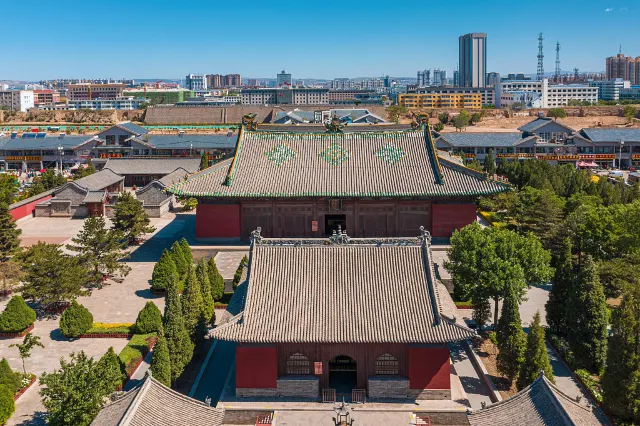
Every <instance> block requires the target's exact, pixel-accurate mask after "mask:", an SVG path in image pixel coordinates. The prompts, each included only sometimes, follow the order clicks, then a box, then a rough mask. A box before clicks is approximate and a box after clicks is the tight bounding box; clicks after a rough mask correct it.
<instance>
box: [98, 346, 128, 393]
mask: <svg viewBox="0 0 640 426" xmlns="http://www.w3.org/2000/svg"><path fill="white" fill-rule="evenodd" d="M123 367H124V366H123V365H122V363H121V361H120V359H119V358H118V355H116V353H115V351H114V350H113V346H111V347H110V348H109V349H108V350H107V352H106V353H105V354H104V355H102V358H100V360H98V362H97V363H96V366H95V374H96V376H97V378H98V380H99V382H100V384H101V385H102V386H103V393H104V394H105V395H108V394H110V393H111V392H115V391H116V390H117V389H118V388H119V387H120V386H121V385H122V381H123V379H124V376H125V375H124V371H123V370H124V368H123Z"/></svg>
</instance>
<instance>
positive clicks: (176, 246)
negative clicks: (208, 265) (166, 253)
mask: <svg viewBox="0 0 640 426" xmlns="http://www.w3.org/2000/svg"><path fill="white" fill-rule="evenodd" d="M171 258H172V259H173V263H175V265H176V270H177V272H178V278H179V279H181V280H182V279H184V276H185V275H186V274H187V271H188V269H189V263H188V262H187V260H186V258H185V255H184V253H183V250H182V246H181V245H180V242H179V241H175V242H174V243H173V245H172V246H171Z"/></svg>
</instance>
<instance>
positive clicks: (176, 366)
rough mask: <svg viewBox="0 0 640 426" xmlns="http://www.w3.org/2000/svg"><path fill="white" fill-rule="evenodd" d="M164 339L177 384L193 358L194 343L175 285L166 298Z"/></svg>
mask: <svg viewBox="0 0 640 426" xmlns="http://www.w3.org/2000/svg"><path fill="white" fill-rule="evenodd" d="M164 337H165V338H166V339H167V347H168V348H169V359H170V360H171V381H172V382H175V381H176V379H177V378H178V377H179V376H180V374H182V372H183V371H184V369H185V367H186V366H187V364H189V361H191V357H192V356H193V343H192V342H191V338H190V337H189V332H188V331H187V328H186V327H185V325H184V318H183V317H182V304H181V303H180V296H179V295H178V289H177V285H176V284H175V283H173V284H172V285H170V286H169V291H168V292H167V297H166V298H165V305H164Z"/></svg>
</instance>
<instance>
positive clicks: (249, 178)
mask: <svg viewBox="0 0 640 426" xmlns="http://www.w3.org/2000/svg"><path fill="white" fill-rule="evenodd" d="M509 189H510V187H509V185H507V184H504V183H502V182H498V181H494V180H491V179H490V178H488V177H486V176H485V175H484V174H483V173H479V172H476V171H473V170H470V169H468V168H466V167H464V166H462V165H460V164H457V163H455V162H453V161H450V160H447V159H445V158H440V157H439V156H438V154H437V151H436V148H435V145H434V142H433V139H432V137H431V131H430V130H429V129H428V128H425V129H413V130H405V131H360V132H356V131H345V132H344V133H343V132H342V131H340V130H338V131H335V130H334V131H330V132H326V133H321V132H283V131H259V130H248V129H247V128H245V127H243V128H242V129H241V130H240V132H239V135H238V141H237V145H236V150H235V155H234V157H233V158H232V159H228V160H225V161H222V162H220V163H217V164H215V165H214V166H212V167H210V168H208V169H205V170H203V171H201V172H199V173H196V174H194V175H192V176H191V177H189V179H187V180H186V181H184V182H180V183H177V184H175V185H173V186H171V187H169V188H168V191H169V192H172V193H174V194H176V195H181V196H189V197H195V198H197V199H198V208H197V211H196V237H198V238H205V239H207V238H223V239H245V240H246V239H248V238H249V235H250V233H251V231H252V230H254V229H256V228H257V227H258V226H259V227H261V228H262V232H263V234H264V235H266V236H269V237H322V236H328V235H331V233H332V232H333V231H335V230H337V229H338V226H339V227H340V228H341V229H343V230H347V232H348V233H349V234H350V235H352V236H355V237H396V236H411V235H413V234H414V233H415V230H416V229H418V227H419V226H425V228H426V229H427V230H428V231H429V232H431V235H433V236H434V237H449V236H450V235H451V233H452V232H453V231H454V230H456V229H459V228H462V227H464V226H465V225H468V224H469V223H471V222H473V221H475V220H476V206H475V204H474V202H475V200H476V198H477V197H478V196H481V195H488V194H495V193H499V192H503V191H507V190H509Z"/></svg>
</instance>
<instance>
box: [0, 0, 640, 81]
mask: <svg viewBox="0 0 640 426" xmlns="http://www.w3.org/2000/svg"><path fill="white" fill-rule="evenodd" d="M70 3H72V4H75V2H70ZM333 3H334V2H332V1H330V2H329V3H328V4H327V5H326V9H327V10H328V11H324V10H320V11H319V10H317V9H310V8H307V7H299V8H296V9H295V10H287V11H286V12H283V11H282V10H281V9H279V8H274V7H271V6H264V4H262V3H261V4H258V3H252V4H247V5H245V9H244V10H243V11H242V13H238V10H237V8H234V7H232V6H230V5H229V6H228V5H224V4H221V5H212V4H205V5H202V9H203V10H202V11H201V13H199V16H203V17H205V18H206V17H210V18H209V20H200V21H194V17H193V16H192V13H191V11H190V10H182V9H175V7H174V6H173V4H172V3H169V2H164V1H160V2H155V3H154V4H153V7H151V4H150V3H149V4H148V6H149V7H148V8H141V9H139V10H136V11H131V10H128V9H127V7H128V6H129V3H125V2H123V1H121V0H116V1H114V2H112V3H111V4H112V5H113V7H112V8H111V9H110V11H109V13H112V14H113V15H114V19H113V20H110V21H108V22H109V27H108V28H109V30H108V31H106V30H105V31H103V30H99V28H98V30H96V31H90V32H86V34H85V33H82V34H81V35H78V36H77V37H74V35H73V34H74V33H73V32H71V31H63V29H64V28H65V25H64V22H68V21H69V19H73V22H76V23H77V22H83V21H85V22H93V23H94V24H93V25H94V26H95V25H97V26H100V25H103V24H101V23H100V22H98V21H95V19H94V18H95V14H96V13H104V12H103V11H102V10H101V8H100V7H98V6H96V5H92V4H84V5H83V7H82V8H73V7H71V6H70V7H67V8H56V9H55V10H52V11H50V12H47V15H46V16H43V17H42V19H40V21H39V25H38V27H37V28H38V29H37V30H29V31H25V30H24V29H23V28H21V27H20V22H21V20H20V19H13V20H11V19H10V20H8V21H7V24H6V26H5V31H6V32H5V33H6V34H16V36H15V37H14V38H12V40H11V43H7V44H6V45H5V46H4V47H3V50H4V55H3V56H4V57H5V58H10V60H5V61H2V62H1V63H0V80H24V81H34V80H40V79H55V78H99V77H104V78H122V77H128V78H155V77H157V78H171V79H178V78H184V76H185V75H187V74H189V73H220V74H230V73H239V74H241V75H243V76H247V77H252V78H265V77H266V76H273V77H275V75H276V74H277V73H278V72H279V71H280V70H282V69H283V68H286V69H287V70H288V71H289V72H291V73H292V75H293V79H294V80H298V79H332V78H336V77H349V78H356V77H364V76H371V77H373V76H382V75H391V76H413V75H415V72H416V70H419V69H425V68H427V69H429V68H430V69H433V68H440V69H444V70H447V71H448V72H449V74H450V75H451V74H452V72H453V70H454V69H456V66H457V62H458V37H459V36H461V35H463V34H467V33H472V32H484V33H487V72H492V71H496V72H499V73H500V74H507V73H509V72H523V73H525V74H532V73H535V69H536V60H537V59H536V55H537V35H538V33H540V32H542V33H543V34H544V37H545V57H546V58H547V60H546V61H545V69H548V70H552V69H553V56H554V55H553V52H554V48H555V43H556V41H559V42H560V43H561V44H562V51H561V63H562V68H563V69H565V70H572V69H573V68H574V67H577V68H579V69H580V71H581V72H602V71H604V68H605V63H604V60H605V58H606V57H609V56H613V55H615V54H617V53H618V49H619V46H620V45H622V52H623V53H625V54H627V55H632V56H640V47H635V46H634V45H633V44H631V40H634V39H637V38H638V37H639V36H640V28H638V27H637V25H635V21H637V18H638V17H639V16H640V5H633V4H623V3H618V2H610V3H602V2H598V3H597V4H595V3H593V2H590V3H588V4H585V3H584V2H581V3H578V2H577V1H575V2H574V1H570V2H564V3H551V2H547V3H548V6H549V7H545V5H544V4H542V5H541V4H539V3H538V4H537V6H536V8H537V9H536V10H538V11H540V12H538V13H541V14H545V13H546V14H547V16H546V17H545V19H542V20H536V22H535V23H528V22H527V21H526V20H523V19H521V17H522V16H528V14H530V13H531V6H530V5H528V4H512V3H509V2H506V1H493V2H491V7H488V6H487V5H486V4H469V5H465V9H464V10H463V11H459V12H458V11H457V12H456V13H457V14H458V15H457V16H456V17H455V19H453V18H450V13H451V9H450V6H447V5H440V4H433V5H429V6H428V7H426V6H421V5H416V4H414V3H408V2H406V4H405V3H402V4H394V6H393V8H385V7H384V5H383V4H382V3H380V4H378V3H374V4H371V6H372V7H370V8H367V9H364V10H360V9H359V10H357V11H350V10H341V12H340V13H335V12H331V10H332V8H331V4H333ZM45 5H46V3H44V2H43V1H41V0H37V1H35V2H33V5H32V8H31V9H32V10H38V9H41V8H39V6H43V7H44V6H45ZM336 5H337V3H336ZM376 5H378V6H379V7H376ZM174 9H175V10H174ZM3 11H4V12H5V14H6V16H15V17H24V14H23V12H24V11H23V7H22V5H20V4H15V3H12V4H8V5H5V6H4V7H3ZM118 14H121V15H122V19H118ZM136 14H140V15H141V16H140V17H139V18H140V19H138V18H135V15H136ZM567 16H570V17H571V19H566V18H567ZM127 17H128V18H127ZM311 17H313V18H311ZM129 18H132V19H129ZM142 18H144V19H142ZM223 18H224V19H223ZM310 18H311V19H310ZM278 20H282V22H283V24H282V26H280V27H278V28H274V27H273V26H270V25H266V24H265V23H267V22H270V23H272V22H278ZM329 20H330V21H331V23H330V27H331V29H330V32H327V31H328V29H329V27H328V26H329V22H328V21H329ZM61 22H62V24H61ZM96 22H97V23H96ZM158 22H163V24H162V25H157V23H158ZM172 22H174V23H175V25H173V26H172ZM134 23H135V26H134V25H133V24H134ZM285 23H286V24H285ZM612 27H615V28H625V31H624V32H622V31H621V32H620V33H619V34H616V33H614V34H612V33H611V32H610V31H608V30H607V29H608V28H612ZM34 28H35V27H34ZM587 28H588V31H587V30H586V29H587ZM266 34H271V35H272V37H270V38H269V40H270V41H269V44H270V45H271V47H269V45H267V44H264V43H263V40H265V39H266V38H265V35H266ZM292 35H296V37H292ZM193 40H198V43H194V42H193ZM230 40H232V41H233V42H230ZM285 46H286V47H285ZM258 75H259V76H262V77H255V76H258Z"/></svg>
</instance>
